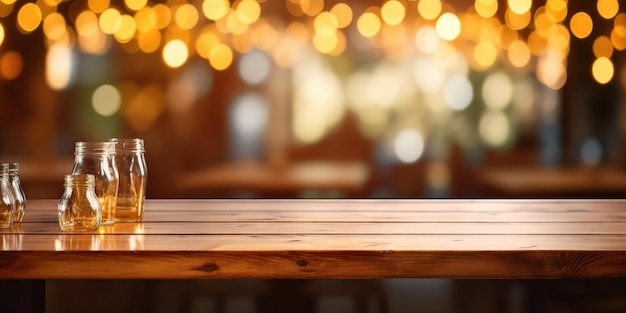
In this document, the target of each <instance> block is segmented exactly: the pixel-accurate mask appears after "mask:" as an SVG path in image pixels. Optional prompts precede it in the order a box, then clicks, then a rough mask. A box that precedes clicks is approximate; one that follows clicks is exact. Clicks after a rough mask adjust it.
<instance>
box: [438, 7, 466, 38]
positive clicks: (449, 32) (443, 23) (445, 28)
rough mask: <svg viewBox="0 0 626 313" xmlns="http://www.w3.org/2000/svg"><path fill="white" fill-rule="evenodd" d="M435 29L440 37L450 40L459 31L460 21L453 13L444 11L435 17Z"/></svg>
mask: <svg viewBox="0 0 626 313" xmlns="http://www.w3.org/2000/svg"><path fill="white" fill-rule="evenodd" d="M436 29H437V34H439V36H440V37H441V38H442V39H444V40H447V41H452V40H454V39H456V38H457V37H458V36H459V34H460V33H461V21H459V18H458V17H457V16H456V15H454V14H453V13H444V14H442V15H441V16H440V17H439V18H438V19H437V24H436Z"/></svg>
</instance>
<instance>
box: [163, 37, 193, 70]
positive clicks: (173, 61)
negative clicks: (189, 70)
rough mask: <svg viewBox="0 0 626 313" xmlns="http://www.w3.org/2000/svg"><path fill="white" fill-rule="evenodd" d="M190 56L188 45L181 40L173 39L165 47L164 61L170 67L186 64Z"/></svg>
mask: <svg viewBox="0 0 626 313" xmlns="http://www.w3.org/2000/svg"><path fill="white" fill-rule="evenodd" d="M188 56H189V51H188V50H187V46H186V45H185V43H184V42H182V41H181V40H178V39H175V40H172V41H170V42H168V43H167V44H165V47H163V61H165V64H167V66H169V67H174V68H176V67H180V66H181V65H183V64H185V62H186V61H187V57H188Z"/></svg>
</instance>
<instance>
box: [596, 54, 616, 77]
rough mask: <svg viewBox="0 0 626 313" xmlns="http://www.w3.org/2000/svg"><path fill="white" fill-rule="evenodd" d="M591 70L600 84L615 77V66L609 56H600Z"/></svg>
mask: <svg viewBox="0 0 626 313" xmlns="http://www.w3.org/2000/svg"><path fill="white" fill-rule="evenodd" d="M591 72H592V74H593V79H595V80H596V81H597V82H598V83H600V84H606V83H608V82H610V81H611V80H612V79H613V75H614V73H615V68H614V66H613V62H611V60H610V59H609V58H605V57H599V58H597V59H596V60H595V61H594V62H593V65H592V67H591Z"/></svg>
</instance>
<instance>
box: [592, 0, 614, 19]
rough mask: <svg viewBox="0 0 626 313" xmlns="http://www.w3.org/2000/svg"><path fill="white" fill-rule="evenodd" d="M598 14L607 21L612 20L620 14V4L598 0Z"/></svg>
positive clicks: (612, 0) (611, 0) (608, 0)
mask: <svg viewBox="0 0 626 313" xmlns="http://www.w3.org/2000/svg"><path fill="white" fill-rule="evenodd" d="M596 7H597V8H598V13H599V14H600V16H602V17H603V18H605V19H607V20H608V19H612V18H613V17H615V15H617V13H618V12H619V2H618V1H617V0H598V2H597V3H596Z"/></svg>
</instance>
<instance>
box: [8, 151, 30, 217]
mask: <svg viewBox="0 0 626 313" xmlns="http://www.w3.org/2000/svg"><path fill="white" fill-rule="evenodd" d="M9 184H10V186H11V190H13V196H14V197H15V214H14V215H13V222H14V223H19V222H21V221H22V218H24V213H25V212H26V194H25V193H24V189H22V184H21V183H20V164H19V163H9Z"/></svg>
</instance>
